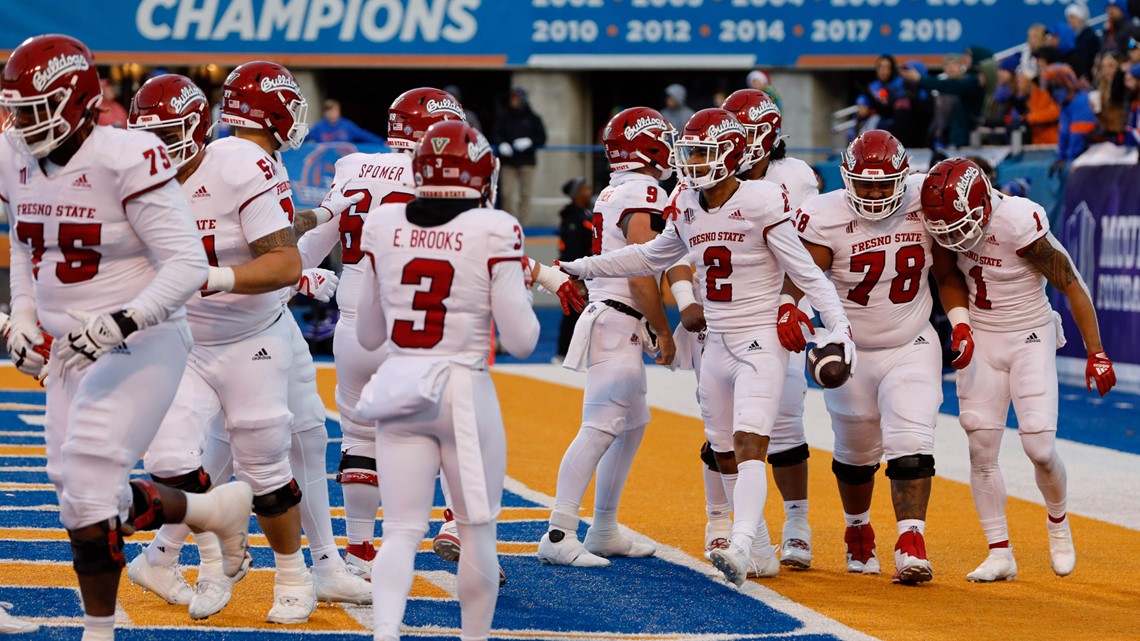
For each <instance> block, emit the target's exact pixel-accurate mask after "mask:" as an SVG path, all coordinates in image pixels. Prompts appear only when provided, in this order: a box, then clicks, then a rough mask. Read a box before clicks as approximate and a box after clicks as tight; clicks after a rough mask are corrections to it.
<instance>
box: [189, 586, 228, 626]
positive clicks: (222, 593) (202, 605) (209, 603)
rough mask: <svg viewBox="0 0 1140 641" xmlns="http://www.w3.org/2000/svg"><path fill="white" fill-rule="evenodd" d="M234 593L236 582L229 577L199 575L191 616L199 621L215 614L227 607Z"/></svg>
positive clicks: (192, 601)
mask: <svg viewBox="0 0 1140 641" xmlns="http://www.w3.org/2000/svg"><path fill="white" fill-rule="evenodd" d="M233 594H234V584H233V581H231V580H230V579H229V578H228V577H224V576H203V577H199V578H198V582H197V583H196V584H195V585H194V596H193V597H192V598H191V599H190V618H191V619H194V620H195V621H198V620H201V619H208V618H210V617H212V616H214V615H215V614H217V613H219V612H221V611H222V608H224V607H226V605H227V604H228V603H229V602H230V598H231V597H232V596H233Z"/></svg>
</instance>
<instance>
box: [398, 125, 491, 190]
mask: <svg viewBox="0 0 1140 641" xmlns="http://www.w3.org/2000/svg"><path fill="white" fill-rule="evenodd" d="M498 170H499V163H498V159H496V158H495V155H494V154H492V153H491V145H490V143H488V142H487V139H486V138H484V137H483V134H481V133H479V130H478V129H476V128H474V127H472V126H471V125H469V124H467V123H466V122H464V121H462V120H445V121H442V122H437V123H436V124H434V125H432V126H430V127H428V130H427V131H426V132H425V133H424V135H423V138H422V139H421V140H420V144H419V145H417V146H416V150H415V153H414V154H413V155H412V175H413V176H415V179H416V198H478V199H479V200H481V201H483V202H484V203H487V202H490V201H492V200H493V198H494V191H493V189H494V185H495V178H496V174H497V173H498Z"/></svg>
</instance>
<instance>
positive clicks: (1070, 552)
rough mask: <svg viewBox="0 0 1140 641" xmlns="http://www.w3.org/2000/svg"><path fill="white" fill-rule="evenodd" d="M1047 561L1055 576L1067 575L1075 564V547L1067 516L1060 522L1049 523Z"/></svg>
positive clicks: (1071, 571)
mask: <svg viewBox="0 0 1140 641" xmlns="http://www.w3.org/2000/svg"><path fill="white" fill-rule="evenodd" d="M1049 561H1050V564H1051V565H1052V566H1053V572H1054V573H1055V574H1056V575H1057V576H1069V575H1070V574H1072V573H1073V568H1074V567H1076V565H1077V549H1076V548H1075V547H1073V530H1072V528H1070V527H1069V519H1068V518H1067V517H1066V518H1065V520H1064V521H1061V522H1060V523H1049Z"/></svg>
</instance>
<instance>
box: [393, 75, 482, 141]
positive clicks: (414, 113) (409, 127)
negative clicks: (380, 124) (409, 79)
mask: <svg viewBox="0 0 1140 641" xmlns="http://www.w3.org/2000/svg"><path fill="white" fill-rule="evenodd" d="M444 120H462V121H463V122H467V116H466V114H464V113H463V107H462V106H461V105H460V104H459V101H458V100H456V99H455V96H452V95H451V94H449V93H447V92H446V91H444V90H442V89H435V88H433V87H420V88H418V89H409V90H407V91H405V92H404V93H402V94H400V95H399V96H398V97H397V98H396V99H395V100H393V101H392V106H391V107H389V108H388V146H389V147H391V148H392V149H406V150H408V151H413V150H415V148H416V144H417V143H419V141H420V140H421V139H422V138H423V137H424V132H425V131H427V130H428V127H431V126H432V125H434V124H435V123H437V122H441V121H444Z"/></svg>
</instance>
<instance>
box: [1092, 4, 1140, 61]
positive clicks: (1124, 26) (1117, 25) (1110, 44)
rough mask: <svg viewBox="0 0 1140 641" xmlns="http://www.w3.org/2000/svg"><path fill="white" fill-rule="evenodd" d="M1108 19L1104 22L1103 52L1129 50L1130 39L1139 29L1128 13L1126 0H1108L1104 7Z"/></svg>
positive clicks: (1116, 52)
mask: <svg viewBox="0 0 1140 641" xmlns="http://www.w3.org/2000/svg"><path fill="white" fill-rule="evenodd" d="M1104 12H1105V14H1106V15H1107V16H1108V20H1107V21H1106V22H1105V23H1104V42H1103V43H1102V44H1101V48H1100V50H1101V53H1105V54H1108V55H1116V54H1121V53H1125V52H1126V51H1128V39H1129V38H1131V37H1132V35H1133V34H1134V33H1135V32H1136V31H1137V29H1136V28H1135V27H1134V25H1133V24H1132V20H1131V16H1130V15H1129V13H1128V3H1127V2H1126V0H1108V5H1107V6H1106V7H1105V9H1104Z"/></svg>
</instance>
